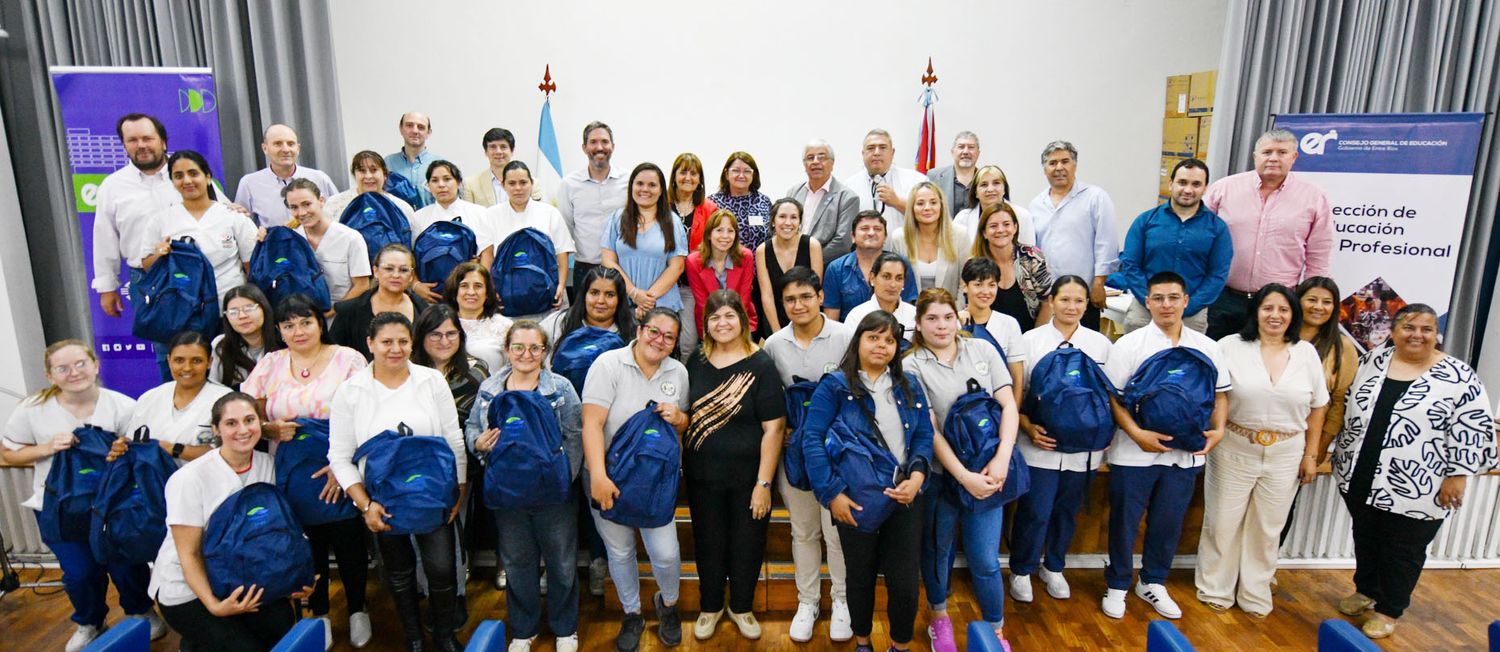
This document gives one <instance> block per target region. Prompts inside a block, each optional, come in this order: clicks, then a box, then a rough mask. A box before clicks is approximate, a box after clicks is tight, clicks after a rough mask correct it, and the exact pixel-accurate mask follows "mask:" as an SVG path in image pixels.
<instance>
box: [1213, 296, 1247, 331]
mask: <svg viewBox="0 0 1500 652" xmlns="http://www.w3.org/2000/svg"><path fill="white" fill-rule="evenodd" d="M1249 317H1250V295H1249V294H1247V293H1245V292H1241V291H1239V290H1231V289H1229V287H1227V286H1226V287H1225V288H1224V291H1223V292H1220V293H1219V298H1218V299H1217V300H1215V301H1214V302H1213V303H1212V304H1209V306H1208V336H1209V337H1211V338H1213V339H1214V341H1216V342H1217V341H1218V340H1221V339H1223V338H1225V337H1228V336H1230V335H1233V334H1235V333H1238V332H1240V329H1241V328H1244V327H1245V320H1246V319H1248V318H1249Z"/></svg>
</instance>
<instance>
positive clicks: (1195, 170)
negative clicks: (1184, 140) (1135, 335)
mask: <svg viewBox="0 0 1500 652" xmlns="http://www.w3.org/2000/svg"><path fill="white" fill-rule="evenodd" d="M1207 189H1208V165H1206V164H1204V163H1203V161H1200V160H1198V159H1195V158H1190V159H1187V160H1185V161H1182V162H1180V163H1178V164H1177V166H1176V167H1174V168H1172V200H1171V201H1169V202H1167V203H1165V204H1162V205H1160V206H1157V207H1156V208H1153V209H1151V210H1148V211H1146V212H1144V213H1141V214H1140V215H1139V216H1137V217H1136V218H1135V222H1134V223H1132V224H1131V225H1130V231H1129V232H1128V233H1126V234H1125V250H1124V251H1122V252H1120V271H1118V272H1116V273H1114V274H1111V275H1110V277H1109V285H1110V286H1112V287H1117V288H1119V289H1122V290H1126V291H1128V292H1130V295H1131V296H1132V297H1134V300H1133V301H1131V302H1130V309H1129V310H1128V311H1127V312H1126V313H1125V323H1124V324H1123V326H1124V329H1125V332H1126V333H1129V332H1130V331H1133V330H1135V329H1137V328H1140V327H1142V326H1145V325H1146V324H1147V323H1150V321H1151V313H1150V312H1149V311H1147V310H1146V306H1145V297H1146V279H1149V278H1151V276H1152V275H1154V274H1156V273H1158V272H1165V271H1172V272H1176V273H1177V274H1178V275H1179V276H1182V278H1183V279H1185V280H1186V281H1187V288H1188V289H1189V290H1190V292H1189V294H1188V305H1187V308H1186V309H1184V310H1183V313H1182V314H1183V316H1182V323H1183V325H1184V326H1187V327H1189V328H1191V329H1193V330H1196V331H1198V332H1200V333H1202V332H1204V331H1205V330H1207V328H1208V310H1207V308H1208V306H1209V305H1211V304H1213V302H1214V301H1215V300H1217V299H1218V298H1219V292H1221V291H1223V289H1224V280H1225V279H1226V278H1228V277H1229V261H1230V259H1231V258H1233V257H1234V247H1233V246H1232V243H1231V241H1230V236H1229V226H1228V225H1227V224H1225V223H1224V220H1222V219H1220V218H1219V216H1218V215H1215V214H1214V212H1213V211H1211V210H1209V209H1208V207H1207V206H1204V205H1203V193H1204V192H1205V191H1206V190H1207Z"/></svg>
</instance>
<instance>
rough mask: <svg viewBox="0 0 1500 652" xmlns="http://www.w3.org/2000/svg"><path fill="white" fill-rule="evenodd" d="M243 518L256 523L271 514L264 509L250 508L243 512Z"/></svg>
mask: <svg viewBox="0 0 1500 652" xmlns="http://www.w3.org/2000/svg"><path fill="white" fill-rule="evenodd" d="M245 516H246V517H248V518H251V519H253V520H257V521H263V520H265V519H267V518H269V517H270V516H271V512H270V511H269V510H267V509H266V508H264V507H251V508H250V511H248V512H245Z"/></svg>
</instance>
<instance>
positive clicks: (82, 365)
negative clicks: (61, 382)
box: [52, 359, 89, 376]
mask: <svg viewBox="0 0 1500 652" xmlns="http://www.w3.org/2000/svg"><path fill="white" fill-rule="evenodd" d="M88 368H89V360H88V359H83V360H79V361H78V362H74V363H73V364H59V365H53V366H52V375H54V376H61V375H63V374H65V373H68V372H69V371H83V370H84V369H88Z"/></svg>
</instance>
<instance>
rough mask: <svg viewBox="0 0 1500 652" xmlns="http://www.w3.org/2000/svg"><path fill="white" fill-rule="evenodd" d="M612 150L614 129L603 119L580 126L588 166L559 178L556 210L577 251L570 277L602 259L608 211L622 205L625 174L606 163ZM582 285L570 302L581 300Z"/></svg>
mask: <svg viewBox="0 0 1500 652" xmlns="http://www.w3.org/2000/svg"><path fill="white" fill-rule="evenodd" d="M614 153H615V132H614V131H613V130H611V129H610V128H609V125H607V124H604V123H603V122H598V121H595V122H590V123H589V124H588V125H587V126H585V127H584V128H583V155H584V156H587V157H588V160H589V164H588V167H586V168H584V169H582V170H578V171H576V172H573V173H572V174H569V175H568V176H566V177H564V178H563V180H562V185H561V186H560V187H559V188H558V191H557V210H558V212H560V213H562V216H563V222H565V223H567V225H568V230H569V231H572V232H573V243H574V244H575V245H577V246H578V251H577V252H576V253H575V254H574V258H573V273H572V274H571V275H570V276H571V277H572V278H575V279H581V278H583V277H584V275H586V274H588V272H589V270H591V269H593V268H595V267H598V266H599V265H600V264H601V263H603V262H604V258H603V255H604V254H603V247H601V246H600V240H601V239H602V238H603V236H604V224H605V222H607V221H608V220H609V215H610V213H613V212H615V211H617V210H619V209H621V208H624V207H625V184H626V178H625V175H626V173H625V172H623V171H620V170H615V169H614V168H611V167H610V165H609V159H610V157H612V156H614ZM583 291H584V288H582V287H575V288H574V290H573V292H574V296H573V301H574V302H577V301H579V300H580V296H579V295H580V294H581V293H582V292H583Z"/></svg>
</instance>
